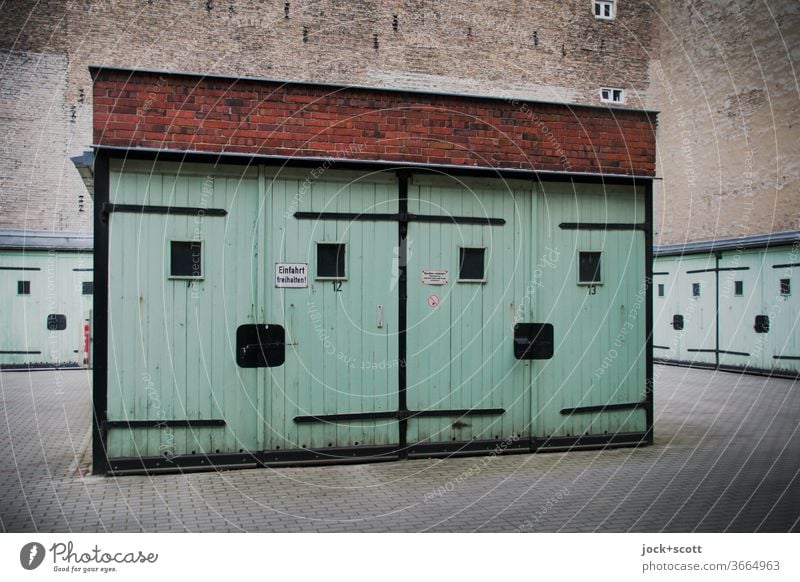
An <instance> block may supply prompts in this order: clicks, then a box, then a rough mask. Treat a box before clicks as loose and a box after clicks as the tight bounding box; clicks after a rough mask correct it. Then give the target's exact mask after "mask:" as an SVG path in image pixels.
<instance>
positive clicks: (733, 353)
mask: <svg viewBox="0 0 800 582" xmlns="http://www.w3.org/2000/svg"><path fill="white" fill-rule="evenodd" d="M686 351H687V352H694V353H703V354H723V355H726V356H749V355H750V354H748V353H747V352H732V351H729V350H715V349H714V348H708V349H705V348H704V349H694V348H687V349H686Z"/></svg>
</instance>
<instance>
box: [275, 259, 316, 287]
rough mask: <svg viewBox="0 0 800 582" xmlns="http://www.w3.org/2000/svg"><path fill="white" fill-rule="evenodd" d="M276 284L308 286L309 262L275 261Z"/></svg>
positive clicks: (279, 285)
mask: <svg viewBox="0 0 800 582" xmlns="http://www.w3.org/2000/svg"><path fill="white" fill-rule="evenodd" d="M275 286H276V287H289V288H293V289H300V288H303V287H308V263H275Z"/></svg>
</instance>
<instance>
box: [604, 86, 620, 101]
mask: <svg viewBox="0 0 800 582" xmlns="http://www.w3.org/2000/svg"><path fill="white" fill-rule="evenodd" d="M600 101H603V102H604V103H625V91H624V89H617V88H614V87H603V88H602V89H600Z"/></svg>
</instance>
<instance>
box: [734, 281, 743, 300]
mask: <svg viewBox="0 0 800 582" xmlns="http://www.w3.org/2000/svg"><path fill="white" fill-rule="evenodd" d="M733 294H734V295H735V296H736V297H741V296H742V295H744V281H734V282H733Z"/></svg>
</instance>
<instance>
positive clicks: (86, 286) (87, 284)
mask: <svg viewBox="0 0 800 582" xmlns="http://www.w3.org/2000/svg"><path fill="white" fill-rule="evenodd" d="M81 293H82V294H83V295H94V281H84V282H83V284H82V285H81Z"/></svg>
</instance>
